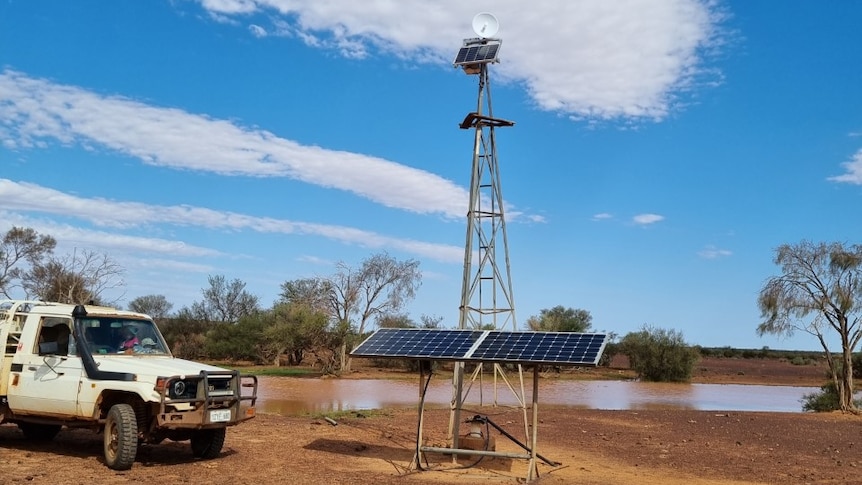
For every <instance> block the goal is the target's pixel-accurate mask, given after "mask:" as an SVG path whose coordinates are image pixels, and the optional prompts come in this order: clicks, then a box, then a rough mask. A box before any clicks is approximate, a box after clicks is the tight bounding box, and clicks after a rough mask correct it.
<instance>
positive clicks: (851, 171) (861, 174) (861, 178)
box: [827, 149, 862, 185]
mask: <svg viewBox="0 0 862 485" xmlns="http://www.w3.org/2000/svg"><path fill="white" fill-rule="evenodd" d="M841 166H842V167H844V169H845V170H846V172H845V173H844V174H842V175H837V176H835V177H829V178H828V179H827V180H831V181H832V182H844V183H848V184H855V185H862V149H860V150H859V151H857V152H856V153H855V154H854V155H853V157H851V158H850V160H849V161H847V162H844V163H842V164H841Z"/></svg>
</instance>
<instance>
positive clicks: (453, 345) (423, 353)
mask: <svg viewBox="0 0 862 485" xmlns="http://www.w3.org/2000/svg"><path fill="white" fill-rule="evenodd" d="M483 333H484V332H482V331H481V330H437V329H433V330H432V329H427V330H426V329H413V328H381V329H380V330H378V331H376V332H375V333H374V334H372V335H371V336H370V337H368V338H367V339H366V340H365V341H364V342H362V343H361V344H359V346H358V347H356V349H354V350H353V352H351V355H352V356H354V357H377V358H402V359H404V358H412V359H429V360H460V359H461V358H463V357H464V355H466V354H467V352H468V351H469V350H470V349H471V348H472V347H473V345H474V344H475V343H476V342H477V341H478V340H479V339H480V338H481V337H482V334H483Z"/></svg>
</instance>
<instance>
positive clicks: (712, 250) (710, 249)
mask: <svg viewBox="0 0 862 485" xmlns="http://www.w3.org/2000/svg"><path fill="white" fill-rule="evenodd" d="M732 254H733V252H731V251H730V250H728V249H719V248H717V247H715V246H712V245H709V246H706V247H705V248H703V249H701V250H700V251H698V252H697V255H698V256H700V257H701V258H704V259H718V258H724V257H728V256H731V255H732Z"/></svg>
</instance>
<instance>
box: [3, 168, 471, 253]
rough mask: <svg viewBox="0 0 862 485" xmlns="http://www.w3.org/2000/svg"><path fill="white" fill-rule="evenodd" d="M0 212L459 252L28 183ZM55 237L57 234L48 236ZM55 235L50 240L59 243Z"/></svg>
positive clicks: (11, 190) (11, 188) (7, 193)
mask: <svg viewBox="0 0 862 485" xmlns="http://www.w3.org/2000/svg"><path fill="white" fill-rule="evenodd" d="M0 208H2V209H7V210H13V211H27V212H39V213H47V214H54V215H62V216H67V217H75V218H79V219H84V220H87V221H89V222H90V223H92V224H95V225H97V226H102V227H116V228H129V227H137V226H143V225H148V224H153V225H155V224H166V225H176V226H197V227H205V228H207V229H221V230H246V231H255V232H260V233H277V234H295V235H308V236H319V237H324V238H327V239H331V240H335V241H339V242H342V243H345V244H352V245H358V246H363V247H367V248H372V249H393V250H398V251H403V252H406V253H410V254H415V255H417V256H421V257H427V258H431V259H434V260H437V261H443V262H449V263H454V262H458V261H460V260H461V259H462V258H463V255H464V252H463V249H462V248H460V247H456V246H451V245H445V244H437V243H430V242H425V241H417V240H413V239H403V238H393V237H389V236H385V235H382V234H378V233H374V232H371V231H365V230H362V229H357V228H353V227H347V226H337V225H325V224H315V223H308V222H298V221H289V220H284V219H274V218H268V217H254V216H249V215H245V214H239V213H236V212H225V211H216V210H212V209H207V208H203V207H195V206H189V205H181V206H157V205H147V204H141V203H134V202H114V201H111V200H106V199H97V198H93V199H86V198H81V197H76V196H73V195H69V194H66V193H63V192H60V191H57V190H54V189H50V188H46V187H41V186H39V185H35V184H29V183H16V182H13V181H11V180H8V179H0ZM49 233H50V234H56V231H49ZM58 236H59V235H55V237H58ZM103 239H105V240H103V241H102V242H103V244H104V243H107V242H114V243H116V245H121V246H131V245H134V244H136V243H137V244H143V243H141V241H140V240H139V239H137V238H126V237H125V236H111V237H110V238H107V239H106V238H105V237H104V236H103ZM149 241H150V243H149V244H148V245H150V246H157V247H166V248H174V249H176V250H178V251H179V250H182V249H183V243H181V242H171V241H163V240H158V241H156V240H149Z"/></svg>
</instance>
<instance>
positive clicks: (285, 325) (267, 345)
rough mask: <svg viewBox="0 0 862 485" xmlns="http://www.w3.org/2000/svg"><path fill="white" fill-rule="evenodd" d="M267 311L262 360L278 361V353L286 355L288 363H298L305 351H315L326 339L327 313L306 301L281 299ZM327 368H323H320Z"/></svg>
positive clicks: (322, 345)
mask: <svg viewBox="0 0 862 485" xmlns="http://www.w3.org/2000/svg"><path fill="white" fill-rule="evenodd" d="M267 315H268V316H269V317H270V324H269V325H268V326H267V327H266V328H265V329H264V331H263V336H264V343H263V346H262V348H261V355H262V358H263V359H264V360H265V361H271V362H273V364H274V365H280V363H281V358H280V357H281V356H282V355H287V356H288V363H289V364H291V365H298V364H300V363H302V360H303V358H304V354H305V352H306V351H311V352H316V351H317V350H319V349H322V348H323V347H325V346H326V345H327V344H328V343H329V339H328V337H327V326H328V323H329V322H328V320H329V318H328V316H327V315H326V314H325V313H323V312H321V311H319V310H316V309H314V308H312V307H310V306H308V305H303V304H299V303H281V304H278V305H276V306H275V307H273V309H272V310H271V311H269V312H267ZM329 350H330V351H334V350H335V349H329ZM330 371H331V369H324V372H330Z"/></svg>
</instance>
